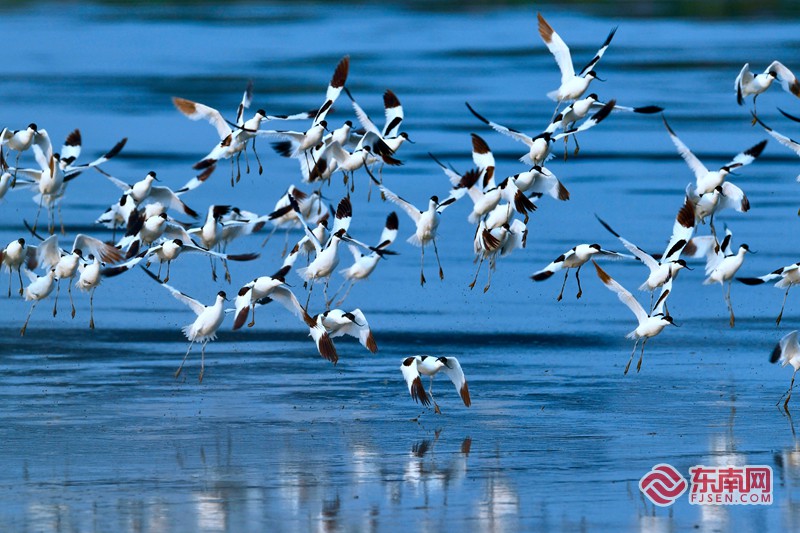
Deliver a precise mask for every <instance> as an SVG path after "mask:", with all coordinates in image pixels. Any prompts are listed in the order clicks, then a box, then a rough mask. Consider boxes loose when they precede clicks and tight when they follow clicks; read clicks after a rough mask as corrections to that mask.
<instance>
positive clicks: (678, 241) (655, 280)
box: [595, 199, 695, 303]
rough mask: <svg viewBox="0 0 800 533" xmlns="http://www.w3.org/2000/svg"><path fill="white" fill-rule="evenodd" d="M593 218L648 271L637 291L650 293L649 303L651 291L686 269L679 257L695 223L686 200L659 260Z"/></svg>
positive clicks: (689, 204) (684, 263)
mask: <svg viewBox="0 0 800 533" xmlns="http://www.w3.org/2000/svg"><path fill="white" fill-rule="evenodd" d="M595 216H596V217H597V220H598V221H599V222H600V224H602V225H603V227H604V228H606V229H607V230H608V231H609V232H610V233H611V234H612V235H614V236H615V237H617V238H618V239H619V240H620V242H621V243H622V245H623V246H625V248H626V249H627V250H628V251H629V252H630V253H632V254H633V255H634V257H636V259H638V260H639V261H641V262H642V263H643V264H644V265H645V266H646V267H647V268H648V269H649V270H650V274H649V275H648V276H647V279H646V280H645V281H644V283H642V284H641V286H640V287H639V290H640V291H650V294H651V303H652V294H653V291H655V290H656V289H657V288H659V287H661V286H662V285H663V284H664V283H666V282H667V281H668V280H671V279H675V277H676V276H677V275H678V272H680V270H681V269H684V268H687V266H686V260H684V259H681V258H680V255H681V252H682V251H683V249H684V247H685V246H686V245H687V243H688V242H689V240H690V239H691V238H692V234H693V233H694V222H695V217H694V209H693V207H692V204H691V202H690V201H689V200H688V199H687V200H686V201H685V202H684V204H683V206H682V207H681V208H680V210H678V214H677V215H676V217H675V222H673V224H672V235H671V236H670V239H669V242H668V243H667V247H666V248H665V249H664V253H663V254H661V256H660V258H659V259H656V258H655V257H653V256H652V255H650V254H648V253H647V252H645V251H644V250H642V249H641V248H639V247H638V246H636V245H635V244H633V243H632V242H631V241H629V240H627V239H625V238H624V237H622V236H621V235H620V234H619V233H617V232H616V231H614V229H613V228H612V227H611V226H609V225H608V224H607V223H606V222H605V221H604V220H603V219H601V218H600V217H598V216H597V215H595ZM690 270H691V269H690Z"/></svg>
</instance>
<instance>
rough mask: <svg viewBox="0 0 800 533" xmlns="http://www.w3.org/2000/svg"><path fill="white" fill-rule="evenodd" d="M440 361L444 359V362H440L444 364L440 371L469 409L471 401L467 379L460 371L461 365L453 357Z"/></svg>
mask: <svg viewBox="0 0 800 533" xmlns="http://www.w3.org/2000/svg"><path fill="white" fill-rule="evenodd" d="M442 359H445V361H442V362H443V363H444V367H442V371H443V372H444V373H445V374H447V377H448V378H450V381H452V382H453V385H455V386H456V391H457V392H458V394H459V395H460V396H461V400H462V401H463V402H464V405H466V406H467V407H469V406H470V404H471V403H472V400H471V399H470V397H469V387H468V386H467V378H465V377H464V371H463V370H462V369H461V363H459V362H458V359H456V358H455V357H443V358H442ZM440 361H441V359H440Z"/></svg>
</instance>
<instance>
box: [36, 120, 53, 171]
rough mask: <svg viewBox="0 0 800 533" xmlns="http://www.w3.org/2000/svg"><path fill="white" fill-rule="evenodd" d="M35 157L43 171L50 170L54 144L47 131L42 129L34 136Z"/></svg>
mask: <svg viewBox="0 0 800 533" xmlns="http://www.w3.org/2000/svg"><path fill="white" fill-rule="evenodd" d="M32 149H33V157H34V158H35V159H36V163H37V164H38V165H39V168H41V169H42V170H47V169H48V168H50V160H51V159H52V158H53V144H52V143H51V142H50V136H49V135H48V134H47V130H43V129H40V130H39V131H37V132H36V134H35V135H34V136H33V148H32Z"/></svg>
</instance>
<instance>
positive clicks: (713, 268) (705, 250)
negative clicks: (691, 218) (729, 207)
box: [683, 228, 754, 327]
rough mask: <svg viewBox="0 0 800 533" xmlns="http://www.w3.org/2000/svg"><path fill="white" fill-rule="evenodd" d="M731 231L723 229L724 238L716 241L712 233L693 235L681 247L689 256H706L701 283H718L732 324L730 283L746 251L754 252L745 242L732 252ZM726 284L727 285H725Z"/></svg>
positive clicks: (732, 324)
mask: <svg viewBox="0 0 800 533" xmlns="http://www.w3.org/2000/svg"><path fill="white" fill-rule="evenodd" d="M732 239H733V233H732V232H731V230H729V229H727V228H726V230H725V238H724V239H722V242H717V240H716V238H715V237H714V236H713V235H704V236H702V237H695V238H693V239H692V240H690V241H689V243H688V244H687V245H686V247H685V248H684V249H683V253H684V254H685V255H687V256H690V257H704V256H705V257H706V276H707V277H706V279H705V280H704V281H703V285H711V284H714V283H719V284H720V286H721V287H722V291H723V295H724V297H725V303H726V304H727V306H728V311H729V313H730V325H731V327H733V326H734V323H735V318H734V315H733V304H732V303H731V285H732V282H733V278H734V276H736V273H737V272H738V271H739V269H740V268H741V267H742V263H744V256H745V254H746V253H748V252H750V253H754V252H753V251H752V250H750V247H749V246H748V245H747V244H742V245H741V246H739V248H738V249H737V250H736V252H735V253H734V251H733V244H732ZM726 286H727V287H726Z"/></svg>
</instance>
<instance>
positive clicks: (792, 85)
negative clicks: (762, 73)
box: [769, 61, 800, 98]
mask: <svg viewBox="0 0 800 533" xmlns="http://www.w3.org/2000/svg"><path fill="white" fill-rule="evenodd" d="M769 70H774V71H775V72H776V73H777V74H778V81H780V82H781V87H783V90H784V91H786V92H787V93H791V94H793V95H795V96H797V97H799V98H800V81H798V80H797V78H796V77H795V75H794V74H793V73H792V71H791V70H789V69H788V68H786V66H785V65H784V64H783V63H781V62H780V61H773V62H772V64H771V65H770V66H769Z"/></svg>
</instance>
